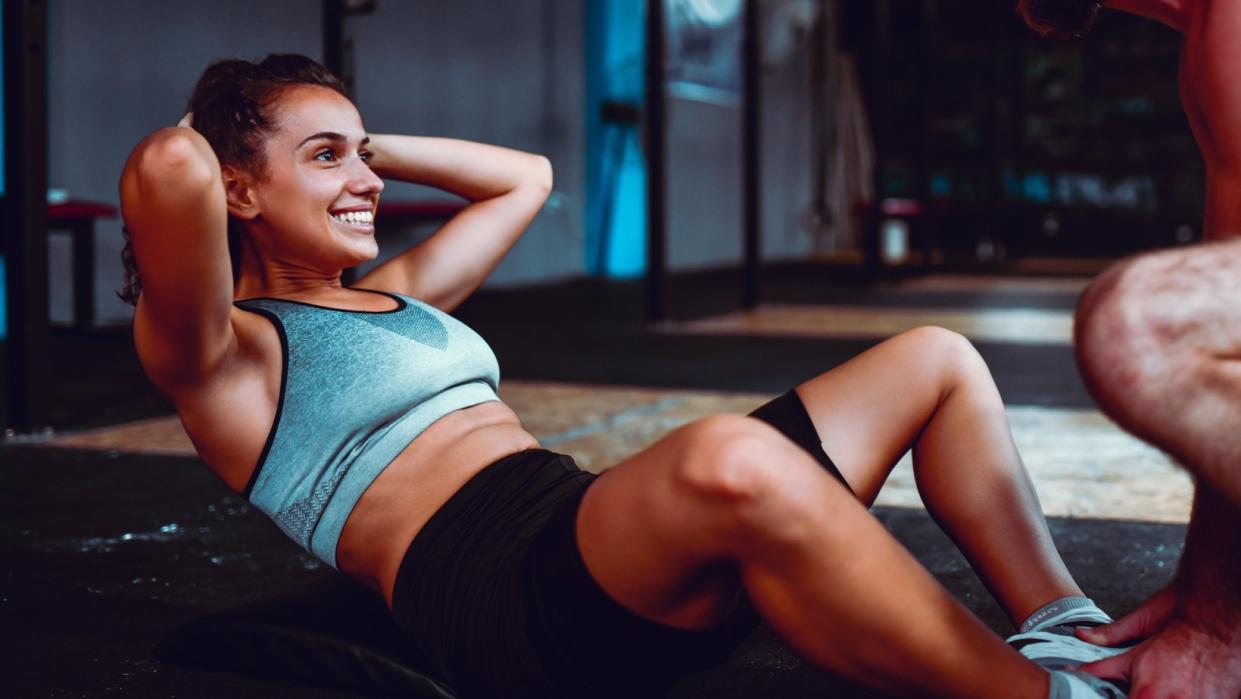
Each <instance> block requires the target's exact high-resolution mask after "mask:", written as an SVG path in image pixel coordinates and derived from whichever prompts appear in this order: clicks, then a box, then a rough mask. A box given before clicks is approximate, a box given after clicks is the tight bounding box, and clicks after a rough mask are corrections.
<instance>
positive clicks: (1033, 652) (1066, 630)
mask: <svg viewBox="0 0 1241 699" xmlns="http://www.w3.org/2000/svg"><path fill="white" fill-rule="evenodd" d="M1008 645H1010V646H1012V647H1013V648H1015V649H1017V651H1018V652H1019V653H1021V654H1022V655H1024V656H1025V657H1027V658H1029V659H1030V660H1033V661H1034V663H1035V664H1036V665H1038V666H1039V667H1041V668H1043V669H1044V670H1066V669H1069V668H1074V667H1077V666H1078V665H1083V664H1085V663H1093V662H1095V661H1096V660H1103V659H1104V658H1110V657H1112V656H1113V655H1120V654H1121V653H1124V652H1125V651H1126V650H1128V648H1109V647H1107V646H1096V645H1095V644H1093V643H1087V642H1086V641H1083V640H1081V639H1080V638H1078V637H1077V636H1074V635H1073V627H1072V626H1049V627H1046V628H1044V629H1043V630H1041V631H1030V632H1028V633H1019V634H1017V635H1015V636H1010V637H1009V638H1008Z"/></svg>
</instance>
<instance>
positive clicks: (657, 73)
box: [642, 0, 668, 323]
mask: <svg viewBox="0 0 1241 699" xmlns="http://www.w3.org/2000/svg"><path fill="white" fill-rule="evenodd" d="M664 72H665V71H664V0H647V2H646V100H645V101H646V105H645V109H643V110H642V116H643V119H642V122H643V129H644V131H645V132H646V138H645V142H646V279H645V281H646V284H645V287H646V289H645V291H646V321H647V322H648V323H658V322H661V321H663V320H664V319H665V318H666V317H667V302H668V299H667V288H668V268H667V228H666V226H667V200H666V197H667V179H668V152H667V147H666V145H667V144H666V136H667V133H666V129H665V126H666V125H667V124H666V116H667V104H666V95H665V92H664Z"/></svg>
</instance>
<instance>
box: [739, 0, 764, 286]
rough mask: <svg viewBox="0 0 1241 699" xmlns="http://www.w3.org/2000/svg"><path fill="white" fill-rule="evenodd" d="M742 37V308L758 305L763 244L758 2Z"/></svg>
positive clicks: (750, 2) (751, 5)
mask: <svg viewBox="0 0 1241 699" xmlns="http://www.w3.org/2000/svg"><path fill="white" fill-rule="evenodd" d="M743 12H744V13H745V18H744V20H743V27H744V34H743V37H742V81H741V99H742V112H741V177H742V191H741V220H742V250H741V306H742V307H743V308H746V309H750V308H754V307H755V306H757V305H758V301H759V294H760V291H761V290H760V288H759V266H760V262H761V261H760V259H759V257H760V251H759V243H760V241H761V240H762V212H763V200H762V185H763V178H762V162H763V155H762V149H761V146H762V127H763V122H762V110H761V105H762V72H761V70H760V68H761V61H762V52H761V46H760V45H759V40H760V34H761V33H760V32H759V28H758V0H746V3H745V9H744V10H743Z"/></svg>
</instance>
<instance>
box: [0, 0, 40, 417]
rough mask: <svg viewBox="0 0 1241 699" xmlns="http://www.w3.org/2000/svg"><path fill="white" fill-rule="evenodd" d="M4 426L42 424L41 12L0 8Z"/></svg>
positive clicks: (33, 3) (18, 6)
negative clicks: (0, 43)
mask: <svg viewBox="0 0 1241 699" xmlns="http://www.w3.org/2000/svg"><path fill="white" fill-rule="evenodd" d="M0 7H2V8H3V12H4V34H5V41H4V73H5V75H4V109H5V114H4V123H5V139H6V140H5V144H4V153H5V174H6V178H5V180H6V181H5V185H6V191H5V209H6V211H5V212H4V216H5V219H4V226H3V231H4V232H3V235H4V252H5V257H6V259H7V264H6V265H5V267H6V270H5V271H6V279H7V281H6V289H5V291H6V296H7V304H8V339H7V340H6V355H7V361H6V363H7V365H8V366H7V367H6V369H7V372H8V376H7V377H6V379H7V391H6V392H7V396H6V400H7V404H8V428H9V429H10V430H13V431H15V432H20V433H31V432H36V431H41V430H43V429H45V428H46V427H47V426H48V423H49V411H48V407H49V402H48V379H49V376H50V371H49V370H50V364H49V360H48V289H47V279H48V259H47V258H48V255H47V51H46V46H47V7H46V5H45V4H44V2H43V0H23V1H22V2H14V1H10V2H3V3H0Z"/></svg>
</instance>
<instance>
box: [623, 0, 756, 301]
mask: <svg viewBox="0 0 1241 699" xmlns="http://www.w3.org/2000/svg"><path fill="white" fill-rule="evenodd" d="M743 12H744V16H743V20H742V22H743V34H744V35H743V39H742V46H743V48H742V56H741V58H742V88H741V90H742V96H741V99H742V117H741V129H742V133H741V150H742V154H741V158H742V161H741V168H742V195H741V218H742V245H741V305H742V306H743V307H744V308H753V307H754V306H756V305H758V302H759V297H760V280H759V272H760V266H761V260H760V242H761V240H762V198H761V192H762V168H761V163H762V152H761V130H762V99H761V92H760V82H761V78H762V75H761V71H760V68H761V65H760V62H761V53H760V45H759V36H760V32H759V28H758V20H759V17H758V0H746V2H745V8H744V10H743ZM664 32H665V24H664V0H647V2H646V98H645V102H646V104H645V108H644V109H643V112H642V114H643V118H642V124H643V131H644V133H645V139H643V140H644V143H645V144H646V277H645V280H644V281H645V289H644V291H645V317H646V321H647V323H659V322H662V321H664V320H665V319H667V315H668V298H667V290H668V262H667V244H668V233H667V212H668V207H667V181H668V150H667V129H666V126H667V95H666V93H665V91H664V74H665V66H664V63H665V57H664V40H665V35H664Z"/></svg>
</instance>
